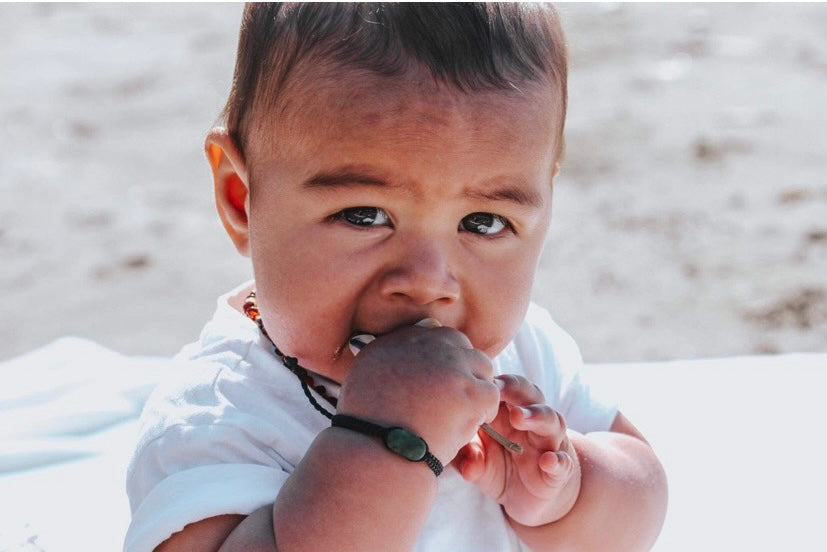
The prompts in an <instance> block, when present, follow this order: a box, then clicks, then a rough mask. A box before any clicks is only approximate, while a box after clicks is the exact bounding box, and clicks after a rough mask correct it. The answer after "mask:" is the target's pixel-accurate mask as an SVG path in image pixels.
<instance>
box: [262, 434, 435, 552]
mask: <svg viewBox="0 0 827 552" xmlns="http://www.w3.org/2000/svg"><path fill="white" fill-rule="evenodd" d="M436 490H437V480H436V478H435V477H434V474H433V472H431V470H430V469H428V467H427V466H426V465H425V464H423V463H413V462H409V461H407V460H405V459H403V458H401V457H400V456H397V455H395V454H393V453H391V452H389V451H388V450H387V449H386V448H384V445H382V444H381V443H380V442H379V441H378V440H377V439H375V438H372V437H368V436H365V435H362V434H359V433H356V432H353V431H349V430H345V429H340V428H330V429H327V430H325V431H324V432H322V433H321V434H320V435H319V437H318V438H317V439H316V441H315V442H314V443H313V445H312V446H311V447H310V449H309V450H308V452H307V454H306V455H305V457H304V458H303V459H302V461H301V463H300V464H299V466H297V468H296V470H295V472H294V473H293V474H292V475H291V476H290V478H289V480H288V481H287V482H286V483H285V485H284V487H283V488H282V490H281V492H279V495H278V498H277V499H276V503H275V506H274V508H273V527H274V530H275V539H276V544H277V548H278V550H279V551H280V552H289V551H292V550H302V551H305V550H342V551H344V550H354V551H356V550H388V551H394V550H400V551H402V550H410V549H411V548H413V546H414V543H415V542H416V539H417V537H418V535H419V533H420V531H421V529H422V526H423V524H424V523H425V520H426V518H427V515H428V512H429V511H430V509H431V507H432V505H433V501H434V499H435V497H436Z"/></svg>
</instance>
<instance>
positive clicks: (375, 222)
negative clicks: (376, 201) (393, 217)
mask: <svg viewBox="0 0 827 552" xmlns="http://www.w3.org/2000/svg"><path fill="white" fill-rule="evenodd" d="M336 217H337V218H339V219H341V220H343V221H345V222H346V223H348V224H352V225H354V226H385V225H387V224H389V223H390V219H389V218H388V214H387V213H386V212H385V211H384V209H380V208H379V207H351V208H349V209H342V210H341V211H339V212H338V213H337V215H336Z"/></svg>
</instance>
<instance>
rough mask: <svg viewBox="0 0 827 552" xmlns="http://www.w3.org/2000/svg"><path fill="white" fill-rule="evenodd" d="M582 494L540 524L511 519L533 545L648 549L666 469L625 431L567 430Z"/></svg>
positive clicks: (661, 509)
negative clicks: (558, 514)
mask: <svg viewBox="0 0 827 552" xmlns="http://www.w3.org/2000/svg"><path fill="white" fill-rule="evenodd" d="M570 438H571V439H572V442H573V444H574V447H575V449H576V450H577V454H578V458H579V460H580V469H581V478H582V479H581V486H580V494H579V496H578V498H577V501H576V502H575V505H574V507H573V508H572V509H571V511H570V512H569V513H568V514H567V515H566V516H564V517H563V518H561V519H560V520H558V521H556V522H554V523H550V524H547V525H543V526H539V527H526V526H522V525H519V524H517V523H514V522H512V526H513V527H514V529H515V531H516V532H517V534H518V535H519V536H520V538H521V539H522V540H523V542H525V543H526V544H527V545H528V546H529V547H530V548H531V549H532V550H535V551H561V550H566V551H575V550H582V551H589V552H603V551H605V552H609V551H611V552H638V551H644V550H649V549H650V548H651V547H652V545H653V544H654V541H655V539H656V538H657V535H658V533H659V532H660V528H661V526H662V524H663V520H664V516H665V514H666V499H667V490H666V475H665V473H664V471H663V468H662V466H661V464H660V462H659V461H658V459H657V458H656V457H655V455H654V453H653V452H652V450H651V448H650V447H649V445H647V444H646V443H644V442H643V441H641V440H640V439H637V438H635V437H631V436H628V435H623V434H618V433H609V432H605V433H592V434H589V435H588V436H584V435H580V434H577V433H571V435H570Z"/></svg>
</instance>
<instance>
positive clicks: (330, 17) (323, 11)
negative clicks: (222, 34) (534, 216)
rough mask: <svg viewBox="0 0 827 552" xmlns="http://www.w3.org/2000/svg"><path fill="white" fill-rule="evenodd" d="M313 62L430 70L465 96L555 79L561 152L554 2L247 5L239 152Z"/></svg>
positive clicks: (236, 126) (231, 101) (562, 79)
mask: <svg viewBox="0 0 827 552" xmlns="http://www.w3.org/2000/svg"><path fill="white" fill-rule="evenodd" d="M309 60H312V61H313V62H315V63H327V64H330V63H332V64H334V66H335V67H341V68H358V69H361V70H365V71H368V72H370V73H372V74H375V75H378V76H385V77H395V76H400V75H405V74H407V73H409V72H410V71H411V70H412V69H413V68H423V67H424V68H425V69H426V70H427V71H428V72H429V73H430V74H431V75H432V77H433V78H434V79H435V80H436V81H438V82H440V83H444V84H448V85H451V86H454V87H455V88H457V89H459V90H462V91H466V92H481V91H492V90H493V91H496V90H503V91H513V90H514V89H517V90H519V86H520V85H521V84H522V83H530V82H544V81H549V82H551V83H552V86H553V88H554V90H556V92H557V94H559V98H558V101H557V104H558V105H559V106H560V108H561V109H562V112H561V113H560V114H559V115H560V129H559V135H558V137H557V143H558V149H559V150H562V144H563V136H562V134H563V121H565V113H566V104H567V92H566V90H567V73H568V69H567V52H566V43H565V37H564V35H563V31H562V28H561V25H560V21H559V17H558V14H557V11H556V10H555V9H554V8H553V7H552V6H550V5H548V4H530V3H526V4H523V3H415V2H411V3H250V4H247V5H246V6H245V8H244V14H243V18H242V23H241V32H240V35H239V42H238V53H237V58H236V66H235V74H234V76H233V83H232V89H231V91H230V95H229V98H228V99H227V104H226V106H225V108H224V111H223V114H222V117H223V122H224V124H225V125H226V127H227V130H228V132H229V133H230V136H232V138H233V139H234V141H235V143H236V145H237V146H238V147H239V149H240V150H241V151H242V152H243V151H244V149H245V142H246V139H247V137H248V134H249V129H250V120H251V118H252V113H254V112H259V113H267V112H269V111H270V110H271V109H272V108H273V107H274V106H275V105H276V103H277V101H278V99H279V97H280V94H281V92H283V90H284V89H285V86H287V84H288V83H289V79H290V78H291V76H293V75H294V74H295V73H296V72H297V70H298V69H297V68H298V67H299V66H300V65H301V64H302V63H303V62H305V61H309ZM557 153H558V155H559V154H561V153H562V152H561V151H558V152H557Z"/></svg>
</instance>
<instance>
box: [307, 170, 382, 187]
mask: <svg viewBox="0 0 827 552" xmlns="http://www.w3.org/2000/svg"><path fill="white" fill-rule="evenodd" d="M387 185H388V183H387V182H386V181H384V180H382V179H381V178H376V177H375V176H372V175H369V174H365V173H360V172H355V171H349V170H345V171H332V172H322V173H318V174H316V175H314V176H312V177H310V178H308V179H307V180H306V181H305V182H304V187H305V188H338V187H349V186H387Z"/></svg>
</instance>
